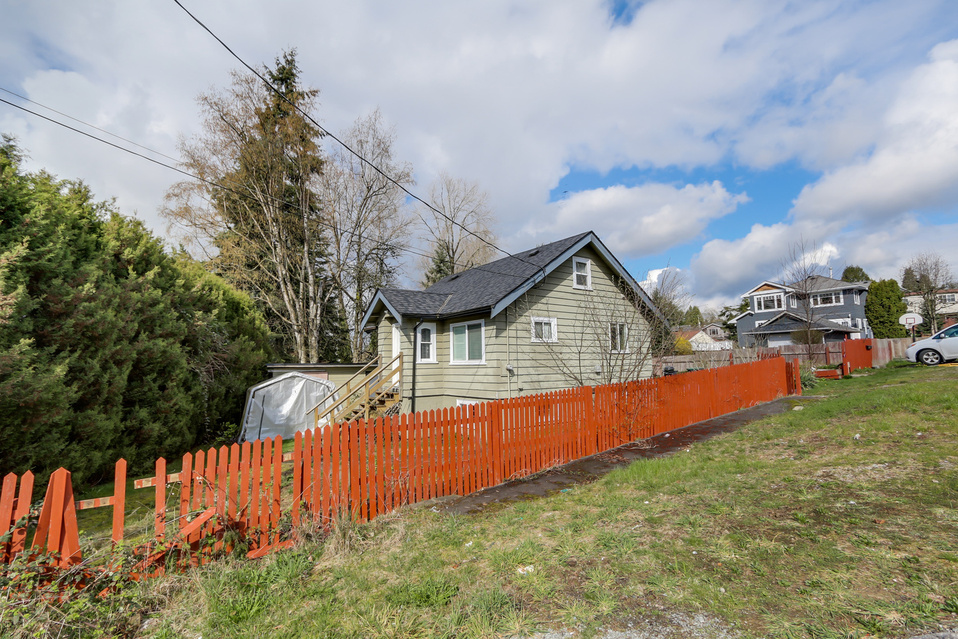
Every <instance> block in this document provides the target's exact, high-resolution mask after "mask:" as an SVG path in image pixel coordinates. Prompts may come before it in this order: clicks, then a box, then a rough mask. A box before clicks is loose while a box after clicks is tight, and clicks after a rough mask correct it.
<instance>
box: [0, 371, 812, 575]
mask: <svg viewBox="0 0 958 639" xmlns="http://www.w3.org/2000/svg"><path fill="white" fill-rule="evenodd" d="M797 384H798V365H797V363H794V364H790V363H786V362H785V360H784V359H782V358H777V359H774V360H764V361H759V362H753V363H749V364H741V365H737V366H727V367H723V368H718V369H711V370H702V371H696V372H692V373H686V374H682V375H676V376H671V377H664V378H657V379H649V380H642V381H635V382H627V383H623V384H613V385H609V386H599V387H596V388H591V387H582V388H575V389H569V390H563V391H556V392H552V393H544V394H540V395H530V396H525V397H518V398H513V399H507V400H500V401H496V402H487V403H484V404H479V405H476V406H466V407H461V408H456V409H454V410H449V409H444V410H442V411H428V412H423V413H416V414H407V415H401V416H390V417H381V418H378V419H375V420H372V421H367V420H357V421H354V422H346V423H339V424H333V425H330V426H327V427H324V428H322V429H316V430H309V431H306V432H305V433H297V435H296V437H295V442H294V445H293V450H292V452H289V453H286V454H284V453H283V442H282V440H281V439H279V438H276V439H273V440H270V439H267V440H263V441H254V442H246V443H244V444H242V445H237V444H234V445H232V446H229V447H225V446H224V447H222V448H219V449H213V448H211V449H209V450H206V451H199V452H197V453H196V454H195V455H193V454H187V455H184V456H183V459H182V467H181V470H180V471H179V472H178V473H172V474H168V473H167V462H166V460H165V459H158V460H157V461H156V467H155V471H156V472H155V475H154V476H153V477H149V478H146V479H140V480H137V481H136V482H134V489H147V488H152V489H153V491H154V495H155V498H154V502H155V508H154V514H153V530H152V533H150V534H148V535H146V536H145V537H143V538H141V539H132V540H128V541H130V542H131V543H133V544H137V543H139V546H138V547H137V548H138V550H137V552H138V556H139V560H140V562H139V564H138V567H137V568H136V570H137V571H138V572H139V573H141V574H154V573H156V572H158V571H162V570H163V569H164V567H167V566H170V565H183V564H193V565H195V564H199V563H203V562H205V561H208V560H209V559H210V558H212V557H214V556H216V555H218V554H219V553H222V552H227V551H235V549H236V548H237V547H238V545H239V544H242V545H243V548H244V549H245V550H246V551H247V554H248V555H249V556H250V557H258V556H262V555H263V554H265V553H266V552H269V551H270V550H273V549H276V548H280V547H284V546H288V545H289V544H290V543H292V540H293V538H294V534H295V531H296V530H297V527H299V526H300V525H302V524H304V523H307V522H308V523H311V524H312V525H313V526H314V527H316V526H318V527H322V528H329V526H330V525H331V522H332V521H333V519H334V518H335V517H337V516H349V517H352V518H354V519H356V520H358V521H366V520H369V519H372V518H374V517H376V516H378V515H381V514H383V513H386V512H390V511H392V510H394V509H396V508H398V507H400V506H402V505H404V504H410V503H416V502H419V501H423V500H427V499H432V498H435V497H440V496H445V495H452V494H459V495H465V494H468V493H471V492H475V491H477V490H482V489H483V488H487V487H490V486H494V485H496V484H500V483H502V482H503V481H506V480H509V479H514V478H519V477H524V476H526V475H529V474H533V473H536V472H539V471H541V470H543V469H545V468H548V467H551V466H555V465H558V464H562V463H566V462H569V461H573V460H575V459H579V458H582V457H586V456H588V455H592V454H595V453H598V452H601V451H604V450H607V449H609V448H613V447H615V446H618V445H621V444H623V443H626V442H630V441H634V440H636V439H642V438H647V437H651V436H654V435H657V434H660V433H664V432H667V431H670V430H674V429H676V428H681V427H684V426H687V425H689V424H692V423H695V422H698V421H701V420H704V419H708V418H710V417H716V416H718V415H722V414H725V413H729V412H732V411H735V410H738V409H740V408H744V407H747V406H752V405H754V404H757V403H760V402H765V401H770V400H772V399H775V398H776V397H779V396H782V395H784V394H786V393H790V394H791V393H800V392H801V391H800V386H798V385H797ZM289 471H291V474H292V481H291V482H288V481H287V483H286V484H285V485H284V481H283V477H284V474H286V477H287V478H288V476H289ZM17 479H18V478H17V476H16V475H14V474H12V473H11V474H9V475H7V476H6V477H5V478H4V480H3V483H2V489H0V530H3V531H7V534H6V535H5V536H3V537H0V540H2V541H0V560H2V561H4V562H9V561H10V560H11V559H12V558H13V557H15V556H16V555H18V554H21V553H24V552H30V553H31V554H36V553H38V552H42V551H48V552H52V553H55V554H56V556H57V557H58V559H57V562H56V563H57V564H58V565H59V566H61V567H66V566H70V565H73V564H75V563H77V562H78V561H80V559H81V552H80V540H79V535H78V530H77V524H76V511H77V510H80V509H84V508H98V507H111V508H113V529H112V539H113V541H114V542H119V541H121V540H123V539H124V534H125V533H124V529H125V496H126V462H125V461H123V460H120V461H119V462H117V466H116V476H115V481H114V494H113V496H111V497H105V498H100V499H97V500H88V501H83V502H79V503H74V501H73V492H72V488H71V486H70V473H69V471H67V470H65V469H62V468H61V469H59V470H57V471H56V472H55V473H54V474H53V476H52V477H51V480H50V482H49V484H48V488H47V493H46V498H45V499H44V501H43V506H42V509H41V510H40V513H39V517H38V518H37V520H36V521H35V522H34V524H35V525H34V524H31V523H28V519H30V517H29V507H30V503H31V500H32V493H33V489H34V486H33V475H32V474H30V473H24V475H23V477H21V478H20V482H19V489H18V488H17V483H18V482H17ZM171 485H173V486H178V487H179V490H178V492H177V491H173V492H172V493H171V491H169V490H168V487H169V486H171ZM169 494H172V495H173V496H174V498H173V499H170V498H169ZM31 532H32V534H29V533H31ZM28 538H29V539H28ZM28 541H30V542H31V543H30V544H29V546H28V544H27V542H28ZM28 547H29V548H30V550H29V551H27V548H28Z"/></svg>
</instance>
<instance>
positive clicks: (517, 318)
mask: <svg viewBox="0 0 958 639" xmlns="http://www.w3.org/2000/svg"><path fill="white" fill-rule="evenodd" d="M662 324H664V319H663V318H662V315H661V313H660V312H659V311H658V310H657V309H656V308H655V306H654V304H653V303H652V300H651V299H650V298H649V296H648V295H647V294H646V293H645V291H643V290H642V288H641V286H639V284H638V282H636V280H635V278H633V277H632V275H630V274H629V272H628V271H627V270H626V269H625V268H624V267H623V266H622V264H621V262H619V260H618V259H616V257H615V256H614V255H612V253H611V252H610V251H609V249H608V248H606V246H605V245H604V244H603V243H602V242H601V241H600V240H599V238H598V237H597V236H596V235H595V234H594V233H592V232H591V231H590V232H587V233H582V234H580V235H576V236H574V237H569V238H566V239H563V240H559V241H557V242H552V243H550V244H545V245H543V246H539V247H536V248H534V249H530V250H527V251H523V252H522V253H518V254H515V255H512V256H509V257H506V258H503V259H501V260H497V261H495V262H490V263H489V264H484V265H482V266H479V267H476V268H472V269H469V270H466V271H462V272H460V273H456V274H453V275H450V276H448V277H446V278H444V279H442V280H440V281H439V282H437V283H436V284H434V285H433V286H430V287H429V288H427V289H425V290H422V291H415V290H403V289H392V288H385V289H380V290H379V291H377V293H376V295H375V297H374V298H373V300H372V302H371V304H370V306H369V308H368V309H367V311H366V314H365V317H364V320H363V325H364V326H365V327H366V330H368V331H375V332H376V338H377V340H376V343H377V345H378V349H379V356H380V360H379V361H380V362H382V366H383V367H384V368H389V367H392V368H393V369H394V370H395V368H396V367H401V371H399V370H396V371H395V375H394V376H393V381H391V382H390V383H391V384H393V391H394V392H396V393H398V394H399V396H401V398H402V404H401V407H402V412H412V411H421V410H430V409H438V408H446V407H453V406H457V405H466V404H473V403H477V402H483V401H489V400H495V399H502V398H507V397H516V396H519V395H527V394H530V393H542V392H546V391H553V390H559V389H563V388H571V387H575V386H582V385H597V384H605V383H611V382H618V381H623V380H629V379H639V378H643V377H649V376H650V375H651V374H652V348H651V339H650V334H651V330H652V328H653V327H655V326H656V325H662Z"/></svg>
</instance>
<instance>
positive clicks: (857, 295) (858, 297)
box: [855, 291, 862, 306]
mask: <svg viewBox="0 0 958 639" xmlns="http://www.w3.org/2000/svg"><path fill="white" fill-rule="evenodd" d="M855 303H856V304H858V305H859V306H860V305H861V303H862V292H861V291H855Z"/></svg>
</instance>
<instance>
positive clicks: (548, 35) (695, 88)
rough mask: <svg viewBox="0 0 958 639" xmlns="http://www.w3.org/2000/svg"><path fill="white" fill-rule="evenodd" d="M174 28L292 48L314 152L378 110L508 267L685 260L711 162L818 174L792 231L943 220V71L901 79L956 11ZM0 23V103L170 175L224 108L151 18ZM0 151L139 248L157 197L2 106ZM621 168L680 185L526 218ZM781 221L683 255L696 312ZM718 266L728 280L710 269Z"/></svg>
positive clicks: (476, 11) (720, 190) (210, 59)
mask: <svg viewBox="0 0 958 639" xmlns="http://www.w3.org/2000/svg"><path fill="white" fill-rule="evenodd" d="M191 9H193V10H195V12H196V13H197V15H198V16H199V17H200V18H201V19H203V20H204V21H205V22H206V23H207V24H208V25H209V26H210V27H211V28H212V29H213V30H214V31H215V32H216V33H218V34H219V35H221V36H222V37H223V38H224V39H225V40H226V41H227V42H228V43H229V44H230V45H231V46H233V47H234V48H235V49H236V51H237V52H238V53H239V54H240V55H241V56H242V57H243V58H245V59H246V60H248V61H249V62H251V63H253V64H257V65H258V64H261V63H271V62H272V60H273V58H274V57H275V56H276V55H278V54H279V53H280V51H281V50H282V49H284V48H288V47H294V46H295V47H298V49H299V54H300V57H299V60H300V66H301V70H302V77H303V79H304V80H305V81H306V82H307V83H308V84H310V85H313V86H315V87H317V88H319V89H320V90H321V94H320V119H321V121H322V122H323V123H324V124H325V125H326V126H327V127H328V128H329V129H330V130H333V131H339V130H342V129H344V128H346V127H347V126H349V124H350V123H351V122H352V121H353V120H354V119H355V118H356V117H358V116H360V115H362V114H364V113H367V112H368V111H369V110H371V109H372V108H374V107H376V106H380V107H381V108H382V112H383V115H384V117H385V118H386V120H387V121H388V122H389V123H390V124H394V125H395V126H396V130H397V153H398V156H399V158H400V159H402V160H407V161H411V162H412V163H413V165H414V167H415V168H416V173H417V179H418V182H419V186H418V187H417V191H418V192H420V193H424V192H426V191H427V187H428V183H429V181H430V180H431V179H432V178H433V177H434V176H435V175H436V174H438V172H439V171H441V170H445V171H447V172H449V173H451V174H453V175H457V176H462V177H464V178H467V179H470V180H477V181H478V182H479V183H480V184H481V185H482V186H483V187H484V188H486V189H487V190H489V192H490V195H491V203H492V206H493V207H494V208H495V210H496V211H497V212H498V214H499V217H500V229H499V230H500V233H501V235H502V237H503V241H502V244H503V245H505V246H507V247H510V248H526V246H527V244H526V243H525V242H519V243H518V244H515V245H513V244H511V242H514V241H517V240H516V235H515V234H516V232H517V231H519V230H520V229H523V228H526V227H529V226H530V224H529V223H530V221H535V222H536V224H538V226H539V228H544V227H548V228H550V229H552V230H551V231H550V232H553V233H554V234H555V235H553V236H552V237H542V238H541V240H542V241H548V240H551V239H555V237H557V236H558V235H560V234H569V233H574V232H579V231H581V230H584V229H585V228H593V229H595V230H596V231H597V232H599V233H600V235H601V236H602V237H603V239H604V240H606V241H607V242H608V243H609V246H610V248H612V249H613V250H614V251H615V252H616V253H620V254H622V256H623V257H626V256H628V255H637V254H643V253H650V252H655V251H659V250H663V249H665V248H667V247H669V246H676V245H681V244H683V243H688V242H692V241H700V238H702V237H703V236H704V237H707V236H708V235H709V233H711V232H713V229H714V226H718V225H714V226H713V227H711V228H710V226H709V225H710V223H714V222H715V220H718V219H719V218H723V219H722V222H721V224H722V225H726V223H728V224H727V227H731V226H732V224H731V222H732V221H733V220H735V219H736V218H737V217H739V216H740V214H741V213H742V208H740V207H739V205H740V204H741V202H742V201H743V199H742V198H744V194H734V193H729V192H728V190H727V188H726V187H725V186H723V185H722V184H721V183H718V182H713V181H712V177H711V176H710V175H709V173H708V172H709V170H711V169H712V168H716V167H717V168H719V169H723V168H725V169H727V168H728V167H729V166H730V162H731V161H734V162H736V163H738V164H739V165H743V164H744V165H745V166H748V167H760V168H768V167H772V168H774V167H776V166H777V165H778V164H780V163H783V162H792V161H795V162H797V163H799V164H800V165H802V166H805V167H811V168H813V169H815V170H827V171H829V173H828V174H827V175H826V177H825V178H824V179H823V180H822V181H821V182H820V183H819V184H817V185H815V187H814V188H813V189H810V190H809V191H807V192H805V193H803V194H802V197H801V198H799V202H798V203H797V204H796V212H795V215H796V216H798V217H800V218H805V217H808V218H809V219H811V218H818V217H819V216H822V218H823V219H828V220H831V218H835V217H845V216H847V212H846V211H845V209H842V211H841V213H840V214H839V215H832V214H829V213H827V211H829V210H832V211H835V210H838V207H840V206H841V207H850V206H861V207H863V208H864V207H865V206H866V205H869V206H870V205H871V204H874V205H875V206H879V205H882V206H885V208H886V209H887V210H888V215H889V216H892V217H894V215H895V213H894V211H895V210H903V209H901V207H902V206H905V205H908V206H914V205H913V202H918V203H920V204H921V205H922V206H933V205H935V204H936V203H943V202H947V203H948V204H949V205H951V202H953V201H954V199H958V194H955V193H954V192H952V191H951V190H950V189H949V188H948V183H949V180H950V181H951V183H954V184H958V180H955V179H953V178H954V177H955V176H954V174H953V171H954V167H955V166H958V162H955V161H954V159H955V158H954V157H953V155H952V154H951V147H949V145H948V144H949V143H948V140H947V139H946V140H938V139H937V138H936V135H944V134H948V135H950V132H949V131H950V129H947V127H946V128H945V129H942V127H941V126H940V125H941V124H942V123H949V122H950V120H949V118H950V117H953V114H954V113H956V112H958V109H955V108H953V107H954V103H953V98H954V96H953V95H952V92H953V91H954V87H955V86H956V84H958V83H956V82H955V81H954V78H953V77H952V75H950V73H951V72H950V71H949V69H950V67H949V65H952V64H953V63H954V62H953V58H954V55H953V52H952V51H951V50H950V49H949V46H942V47H940V48H938V49H935V53H934V54H933V56H932V59H931V60H930V61H927V62H926V61H925V58H924V56H925V54H926V53H927V51H928V50H930V49H931V47H932V46H933V45H934V44H935V43H937V42H940V41H942V40H945V39H947V38H954V37H955V34H954V29H955V27H954V25H955V24H958V4H955V3H943V2H937V1H935V0H913V1H911V2H901V1H900V0H877V1H873V2H845V1H842V0H815V1H808V2H790V1H788V0H711V1H708V2H702V1H701V0H669V1H665V0H651V1H649V2H646V3H644V4H643V5H642V6H641V7H639V8H638V9H637V11H636V13H635V17H634V19H633V21H632V22H631V23H630V24H629V25H621V26H615V27H611V26H610V24H611V23H610V18H609V15H608V2H607V1H606V0H583V1H581V2H555V1H554V0H521V1H520V0H490V1H488V2H482V3H470V4H465V5H463V4H451V3H436V2H424V1H422V0H411V1H410V2H405V3H402V4H393V3H382V2H372V1H371V0H356V1H354V2H348V3H343V2H336V1H334V0H318V1H316V2H312V3H293V2H289V1H288V0H281V1H278V2H275V3H272V4H269V5H266V4H264V3H261V2H250V1H249V0H243V1H231V2H225V1H224V0H209V1H208V2H205V3H197V4H196V6H195V7H191ZM4 17H5V20H3V21H0V54H2V58H3V59H4V60H5V61H7V62H8V63H7V64H4V65H3V66H2V68H0V85H3V86H6V87H8V88H11V89H14V90H18V91H21V92H22V91H26V92H27V93H26V94H27V95H29V96H30V97H31V98H33V99H36V100H38V101H42V102H45V103H47V104H49V105H50V106H53V107H55V108H57V109H60V110H62V111H64V112H67V113H70V114H72V115H75V116H76V117H79V118H82V119H84V120H87V121H89V122H92V123H95V124H97V125H98V126H102V127H104V128H107V129H110V130H112V131H115V132H116V133H118V134H121V135H124V136H125V137H129V138H130V139H133V140H136V141H138V142H140V143H143V144H146V145H148V146H150V147H153V148H156V149H158V150H160V151H162V152H164V153H169V154H171V155H176V151H175V149H176V140H177V137H178V135H181V134H183V135H190V134H193V133H195V132H196V130H197V126H198V124H197V123H198V121H199V114H198V109H197V107H196V104H195V97H196V95H197V94H198V93H200V92H201V91H204V90H207V89H209V88H210V87H223V86H225V85H226V84H227V83H228V80H229V76H228V72H229V70H231V69H234V68H237V67H238V66H239V65H238V63H237V62H236V61H235V60H234V59H232V58H231V57H230V56H229V54H228V53H226V52H225V51H224V50H223V49H222V48H221V47H220V46H219V45H218V44H216V43H215V42H214V41H213V40H212V39H211V38H210V37H209V35H208V34H206V33H205V32H203V31H202V30H201V28H200V27H199V26H197V25H196V24H194V23H193V22H192V21H191V20H190V18H189V17H187V16H186V15H185V14H184V13H183V12H182V11H181V10H180V9H178V8H177V7H176V6H175V5H174V4H172V3H169V4H163V3H160V4H155V3H154V4H150V3H136V2H128V3H116V2H109V1H107V0H89V1H87V2H83V3H75V2H63V1H62V0H61V1H59V2H56V1H51V0H39V1H37V2H31V3H18V2H6V3H5V6H4ZM922 62H925V64H924V65H923V66H921V67H920V68H919V69H918V70H917V71H915V72H914V73H913V75H912V76H911V77H908V78H907V81H905V80H903V78H906V76H908V74H909V73H911V71H912V69H913V67H915V66H916V65H918V64H921V63H922ZM903 82H904V83H903ZM900 86H901V87H904V89H902V92H901V93H900V94H897V95H896V93H895V90H897V89H898V88H899V87H900ZM936 87H937V89H936ZM936 90H937V91H938V93H936V92H935V91H936ZM890 105H894V106H891V107H890ZM923 108H925V110H924V111H923V110H922V109H923ZM922 123H924V125H926V126H927V129H923V128H922ZM949 126H950V124H949ZM0 127H2V128H3V130H4V131H13V132H15V133H17V134H18V135H19V137H20V139H21V143H22V145H23V147H24V149H25V150H26V151H27V152H28V153H29V154H30V156H31V157H32V158H33V159H32V162H31V164H30V166H29V168H31V169H37V168H47V169H49V170H50V171H52V172H54V173H56V174H58V175H60V176H61V177H64V178H67V177H69V178H73V177H78V178H82V179H84V180H85V181H87V182H88V183H90V184H91V186H92V187H93V189H94V191H95V193H96V194H97V196H98V197H101V198H108V197H111V196H117V199H118V203H119V205H120V207H121V208H122V209H123V210H124V211H125V212H127V213H130V212H132V210H134V209H136V210H138V211H139V214H140V216H141V217H144V218H146V219H147V220H148V221H150V222H151V224H152V225H153V227H154V228H156V229H158V230H161V229H162V227H163V224H162V222H160V221H159V219H158V218H157V216H156V208H157V207H158V206H159V205H160V204H161V201H162V196H163V193H164V191H165V189H166V187H167V186H169V185H170V184H171V183H172V182H174V181H176V180H178V179H180V177H179V176H177V175H176V174H175V173H171V172H169V171H167V170H165V169H162V168H159V167H155V166H153V165H150V164H148V163H146V162H144V161H142V160H139V159H136V158H133V157H131V156H129V155H126V154H122V153H120V152H118V151H115V150H113V149H109V148H107V147H103V146H102V145H100V144H98V143H96V142H93V141H89V140H84V139H83V138H80V137H78V136H76V135H75V134H73V133H70V132H67V131H65V130H63V129H59V128H56V127H54V126H53V125H47V124H43V123H40V122H38V121H36V120H34V119H33V118H31V117H30V116H26V115H25V114H22V113H18V112H16V111H13V110H11V109H9V108H8V107H6V106H4V105H0ZM919 134H920V136H919V137H915V136H918V135H919ZM913 137H914V138H915V140H918V141H917V142H914V143H912V147H909V146H908V144H909V140H910V139H912V138H913ZM949 139H950V138H949ZM936 142H937V143H939V146H935V143H936ZM923 144H925V145H927V144H930V145H931V147H930V148H929V149H925V150H922V149H921V148H920V147H921V145H923ZM869 153H871V155H868V154H869ZM863 157H864V158H865V159H861V158H863ZM909 163H912V165H909ZM885 164H887V166H888V168H885V169H883V167H884V166H885ZM630 167H639V168H643V169H644V168H663V167H665V168H675V167H678V168H679V169H694V170H696V177H695V178H689V180H688V181H692V182H695V184H692V185H689V186H685V187H681V188H680V187H676V186H670V185H667V184H654V183H653V184H648V185H645V186H643V187H633V188H627V187H609V188H606V189H595V190H593V191H589V192H585V193H582V194H573V195H572V196H571V197H570V198H568V199H567V200H564V201H563V202H562V203H560V204H550V203H549V201H548V200H549V193H550V192H551V190H552V189H554V188H555V187H556V186H557V184H558V183H559V181H560V180H561V179H562V178H563V176H566V175H567V174H568V173H569V172H570V171H573V170H576V169H586V170H590V171H593V172H596V173H599V174H601V173H603V172H606V171H610V170H612V169H616V168H630ZM703 176H708V177H703ZM722 179H723V180H724V183H725V184H728V185H732V184H733V182H732V180H731V179H730V178H726V177H724V176H723V178H722ZM922 180H924V182H922ZM896 184H899V186H898V187H896V186H895V185H896ZM728 188H734V187H731V186H729V187H728ZM871 192H874V193H876V195H873V196H871V198H872V199H871V200H868V194H869V193H871ZM750 194H751V195H752V196H753V197H756V198H757V197H758V196H757V195H756V193H755V192H753V191H751V189H750ZM912 196H914V197H916V198H917V199H916V200H911V199H909V198H911V197H912ZM590 207H594V208H590ZM829 207H831V208H830V209H829ZM749 208H751V207H749ZM785 213H786V212H785V211H784V210H783V211H770V212H766V213H764V215H763V217H762V219H760V220H758V221H760V222H761V223H760V224H759V225H758V226H756V227H753V229H752V233H750V234H749V236H748V237H746V238H741V239H734V235H735V234H736V233H738V234H741V233H743V232H744V231H738V230H734V231H730V230H728V228H726V229H725V231H724V232H725V233H727V234H728V235H727V237H728V238H729V239H723V240H713V241H711V242H709V243H708V244H706V245H705V247H703V249H702V251H701V253H700V255H699V256H698V257H697V259H696V264H697V266H694V267H693V271H694V274H695V280H696V285H697V288H698V289H699V290H716V291H725V292H728V291H734V289H735V287H736V286H739V285H744V284H746V283H748V282H749V281H750V280H751V277H752V276H753V275H756V274H758V273H760V272H761V271H762V269H763V268H765V266H766V261H767V259H766V257H767V252H768V251H772V252H773V253H774V251H775V250H776V249H775V248H774V247H772V248H770V249H769V248H763V241H764V242H771V243H772V244H775V246H778V245H782V244H783V242H784V239H785V238H786V236H788V235H789V234H790V233H791V234H797V231H795V230H794V229H792V228H791V227H790V226H788V225H787V224H785V223H784V222H781V220H782V219H783V218H784V216H785ZM746 226H749V225H748V224H746ZM801 226H802V228H803V230H804V229H805V226H807V225H806V224H805V223H804V222H803V223H802V225H801ZM756 229H757V230H756ZM831 232H832V233H838V230H837V229H833V230H832V231H831ZM779 235H781V236H782V237H781V238H779V239H781V240H782V241H779V239H777V238H778V236H779ZM816 237H819V236H816ZM820 237H825V235H822V236H820ZM773 240H774V242H773ZM837 246H838V247H839V250H842V251H846V250H847V247H848V246H850V244H843V243H841V242H839V243H838V244H837ZM738 250H742V251H744V252H745V253H744V255H747V256H748V260H749V263H748V264H745V263H742V261H743V260H738V261H736V260H734V259H731V258H732V257H735V256H734V255H732V256H731V257H728V256H723V252H725V251H738ZM778 259H779V258H778V256H777V255H776V256H775V257H774V258H772V259H771V263H773V264H776V263H777V262H778ZM749 265H750V266H749ZM749 269H751V270H749ZM703 287H711V288H703ZM746 288H747V287H746Z"/></svg>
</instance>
